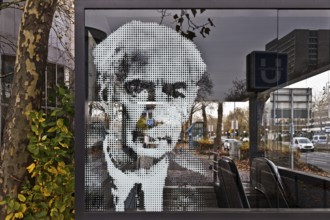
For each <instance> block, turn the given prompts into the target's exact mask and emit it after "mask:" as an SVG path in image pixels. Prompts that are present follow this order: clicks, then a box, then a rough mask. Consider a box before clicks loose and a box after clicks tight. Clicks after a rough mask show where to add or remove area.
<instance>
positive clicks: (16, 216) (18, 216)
mask: <svg viewBox="0 0 330 220" xmlns="http://www.w3.org/2000/svg"><path fill="white" fill-rule="evenodd" d="M23 217H24V215H23V213H22V212H17V213H15V218H23Z"/></svg>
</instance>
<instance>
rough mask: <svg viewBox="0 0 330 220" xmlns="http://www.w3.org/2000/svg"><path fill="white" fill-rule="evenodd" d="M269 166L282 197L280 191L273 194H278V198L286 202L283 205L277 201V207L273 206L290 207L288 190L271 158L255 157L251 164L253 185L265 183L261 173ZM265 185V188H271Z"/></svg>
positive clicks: (277, 190)
mask: <svg viewBox="0 0 330 220" xmlns="http://www.w3.org/2000/svg"><path fill="white" fill-rule="evenodd" d="M267 168H268V171H269V172H271V173H270V174H271V175H272V177H273V178H274V180H275V187H276V192H279V193H280V195H281V197H277V196H278V193H276V194H274V195H273V196H276V198H277V199H281V201H283V202H284V203H281V205H280V204H279V203H276V207H273V208H280V207H279V206H283V207H281V208H284V207H285V208H288V207H289V203H288V196H287V192H286V191H285V188H284V185H283V183H282V179H281V176H280V174H279V172H278V169H277V167H276V166H275V164H274V163H273V162H272V161H271V160H269V159H267V158H254V159H253V161H252V165H251V181H252V185H253V186H254V187H258V186H263V184H262V181H263V179H262V176H261V174H262V173H265V171H266V169H267ZM263 187H264V188H265V189H267V188H270V186H263ZM258 188H259V187H258ZM265 193H266V192H265ZM266 194H267V193H266ZM278 201H279V200H278ZM270 204H271V203H270Z"/></svg>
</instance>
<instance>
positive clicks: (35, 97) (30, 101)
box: [0, 0, 57, 219]
mask: <svg viewBox="0 0 330 220" xmlns="http://www.w3.org/2000/svg"><path fill="white" fill-rule="evenodd" d="M56 6H57V0H46V1H45V0H27V1H26V3H25V8H24V12H23V15H22V18H21V24H20V29H19V36H18V43H17V52H16V62H15V71H14V79H13V83H12V91H11V100H10V102H9V106H8V111H7V116H6V120H5V127H4V133H3V146H2V148H1V156H0V165H1V167H0V200H2V199H3V198H4V196H10V197H11V198H13V197H16V195H17V192H18V190H19V187H20V184H21V182H22V181H23V179H24V176H25V175H26V166H27V163H28V158H29V154H28V152H27V150H26V147H27V143H28V139H27V132H28V130H29V122H28V120H27V116H26V114H25V113H26V112H28V111H30V110H32V109H39V108H40V101H41V88H42V85H43V83H44V73H45V69H46V64H47V55H48V39H49V32H50V28H51V25H52V19H53V15H54V12H55V9H56ZM0 213H1V214H0V219H4V215H5V214H6V212H5V211H4V210H0Z"/></svg>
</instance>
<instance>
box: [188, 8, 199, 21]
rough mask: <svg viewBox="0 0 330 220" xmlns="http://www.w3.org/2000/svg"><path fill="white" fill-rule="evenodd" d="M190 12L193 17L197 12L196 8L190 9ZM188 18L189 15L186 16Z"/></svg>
mask: <svg viewBox="0 0 330 220" xmlns="http://www.w3.org/2000/svg"><path fill="white" fill-rule="evenodd" d="M191 12H192V14H193V15H194V17H195V16H196V14H197V10H196V9H191ZM187 18H188V19H189V17H187Z"/></svg>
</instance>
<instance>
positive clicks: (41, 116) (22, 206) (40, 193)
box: [1, 88, 74, 220]
mask: <svg viewBox="0 0 330 220" xmlns="http://www.w3.org/2000/svg"><path fill="white" fill-rule="evenodd" d="M57 98H58V100H59V101H60V106H61V107H59V108H55V109H53V110H51V111H50V112H49V113H48V114H46V113H45V112H44V111H30V112H27V113H26V114H27V116H28V118H29V120H30V128H31V132H30V134H29V135H28V138H29V144H28V146H27V149H28V151H29V152H30V154H31V158H32V161H31V164H30V165H29V166H28V167H27V168H26V169H27V172H28V174H29V175H28V178H27V179H26V180H25V181H24V182H23V183H22V188H21V191H20V193H19V194H18V197H17V199H10V198H6V199H5V200H4V201H2V202H1V204H2V205H3V204H6V205H7V217H6V219H5V220H9V219H21V218H23V219H58V220H60V219H74V159H73V143H74V138H73V134H72V132H71V130H72V129H71V124H72V123H71V122H72V116H73V112H74V110H73V96H72V95H70V94H69V92H68V90H67V89H65V88H58V89H57Z"/></svg>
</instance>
